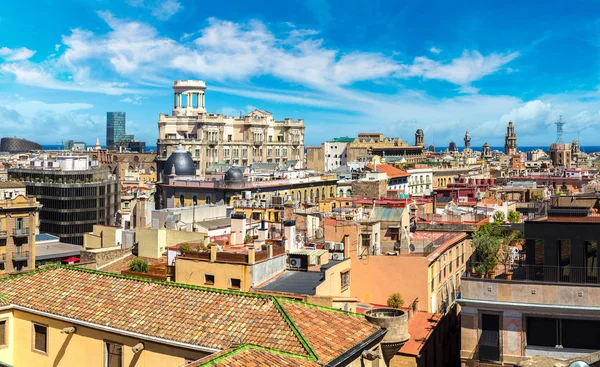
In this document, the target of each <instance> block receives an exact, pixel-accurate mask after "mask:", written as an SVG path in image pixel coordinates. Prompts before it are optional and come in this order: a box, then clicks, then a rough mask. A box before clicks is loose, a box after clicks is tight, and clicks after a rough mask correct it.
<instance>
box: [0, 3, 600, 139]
mask: <svg viewBox="0 0 600 367" xmlns="http://www.w3.org/2000/svg"><path fill="white" fill-rule="evenodd" d="M32 3H37V5H38V6H41V7H44V9H45V11H44V12H40V14H32V15H31V16H30V17H27V18H23V17H22V16H20V15H22V14H23V12H24V11H25V7H27V6H28V5H27V4H5V5H3V6H2V7H3V12H2V14H3V15H2V17H1V19H0V24H2V32H5V35H8V34H10V35H11V36H10V37H3V38H2V39H3V41H2V43H1V44H0V81H1V82H2V83H3V86H4V88H3V90H2V91H0V118H1V119H2V120H3V123H4V126H5V127H6V128H7V132H9V134H8V135H10V136H13V135H18V136H20V137H24V138H27V139H30V140H33V141H36V142H39V143H42V144H58V143H59V142H60V141H61V140H65V139H74V140H84V141H86V142H87V143H93V142H94V141H95V140H96V138H97V137H99V138H100V139H101V141H102V142H103V143H105V117H104V116H105V114H106V112H107V111H125V112H127V115H128V117H129V119H128V122H127V123H128V130H129V132H130V133H132V134H135V135H136V138H138V139H140V140H144V141H147V142H148V143H149V145H154V142H155V141H156V138H157V125H156V123H157V120H158V115H159V113H161V112H163V113H169V112H170V110H171V108H172V106H171V104H172V98H171V97H170V96H171V93H172V90H171V88H170V85H171V83H172V81H173V80H176V79H202V80H204V81H206V83H207V85H208V90H207V97H206V106H207V111H208V112H214V113H223V114H226V115H233V116H238V115H239V114H240V112H242V113H247V112H249V111H251V110H252V109H254V108H259V109H263V110H268V111H270V112H272V113H273V114H274V115H276V116H280V117H281V118H284V117H290V118H293V119H298V118H300V119H304V120H305V123H306V129H307V130H306V144H307V145H316V144H319V143H320V142H321V141H324V140H328V139H331V138H333V137H337V136H344V135H348V136H353V135H356V133H358V132H361V131H363V130H365V121H368V122H369V128H368V130H373V131H381V132H382V133H384V134H385V135H386V136H397V137H400V138H402V139H403V140H405V141H408V142H411V141H412V134H413V132H414V131H415V130H416V129H417V128H422V129H423V130H424V132H425V144H426V145H429V144H431V143H434V144H435V145H436V146H447V144H448V143H449V142H450V141H456V142H461V141H462V137H463V135H464V132H465V130H469V132H470V133H471V136H472V138H473V141H472V146H474V147H477V146H481V145H483V143H484V142H485V141H487V142H489V143H490V145H492V146H501V145H502V143H503V139H504V133H505V131H504V129H505V126H506V124H507V123H508V121H509V120H512V121H513V122H514V123H515V128H516V131H517V134H518V137H519V143H518V145H519V146H537V145H549V144H550V143H551V142H554V141H555V139H556V129H555V126H554V122H555V121H556V120H557V118H558V116H559V115H560V114H562V115H563V116H564V120H565V121H566V123H567V124H566V126H565V141H571V140H572V139H574V138H576V137H577V136H578V135H580V139H581V140H582V144H583V145H584V146H592V145H595V144H594V143H593V141H594V140H596V139H598V138H600V133H599V132H598V129H597V124H598V123H599V122H600V114H599V113H598V111H599V110H600V99H599V96H598V90H597V87H596V84H597V81H596V80H597V74H598V72H597V66H596V63H597V62H596V61H597V57H596V56H595V55H596V53H597V45H598V44H597V37H596V36H595V34H594V31H595V29H596V27H597V26H596V23H595V19H593V18H592V17H591V16H590V15H589V14H593V13H594V12H593V11H591V10H592V9H591V8H593V7H594V5H593V4H587V7H586V8H585V12H583V11H578V10H577V7H574V6H572V4H571V5H570V4H564V5H563V4H560V3H551V4H546V3H544V12H538V11H537V10H538V7H537V6H536V4H534V3H532V4H530V5H528V7H526V8H523V7H520V8H518V9H517V8H513V9H503V11H499V9H495V8H496V6H495V5H493V4H485V5H481V4H479V5H472V4H471V5H469V6H467V5H465V4H455V3H449V2H441V3H436V6H435V7H433V8H431V7H429V6H427V5H426V4H413V3H410V4H404V5H403V6H402V7H399V6H398V5H397V4H394V3H383V2H382V3H378V4H375V5H374V6H372V7H370V8H368V9H362V8H361V11H360V12H356V11H355V10H356V9H357V8H358V7H360V6H361V3H360V2H350V3H348V4H347V6H344V7H341V6H336V4H335V2H331V3H329V2H326V1H310V2H295V3H290V4H280V5H273V4H270V3H268V2H259V3H257V4H254V5H253V6H252V8H249V5H247V4H244V3H239V4H237V5H236V6H234V7H233V8H234V9H235V10H231V8H230V7H229V6H227V7H225V6H223V5H220V4H202V8H200V6H199V5H198V4H196V3H194V2H188V1H184V0H181V1H179V0H170V1H166V2H161V3H160V4H161V5H160V6H159V2H155V1H129V2H116V1H108V0H103V1H98V2H94V3H84V2H80V1H68V2H67V3H66V6H61V7H56V6H53V5H52V4H51V3H46V2H32ZM504 5H505V4H504ZM567 6H568V9H567V8H566V7H567ZM65 8H66V9H69V11H63V10H64V9H65ZM362 10H364V11H362ZM75 13H77V16H76V17H75V16H73V14H75ZM46 18H48V19H50V20H48V19H46ZM424 19H425V21H424ZM42 20H43V22H44V25H45V26H44V29H43V32H42V31H41V29H42V28H39V27H38V25H39V24H41V22H42ZM224 60H226V61H227V62H224ZM548 60H552V62H549V61H548ZM19 130H20V131H22V133H16V134H15V133H13V132H12V131H15V132H18V131H19Z"/></svg>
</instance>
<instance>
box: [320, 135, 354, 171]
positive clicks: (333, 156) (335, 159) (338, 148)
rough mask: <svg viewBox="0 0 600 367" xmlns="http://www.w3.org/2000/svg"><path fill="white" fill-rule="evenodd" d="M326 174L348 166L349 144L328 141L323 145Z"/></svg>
mask: <svg viewBox="0 0 600 367" xmlns="http://www.w3.org/2000/svg"><path fill="white" fill-rule="evenodd" d="M323 152H324V153H323V154H324V159H325V172H329V171H332V170H334V169H336V168H339V167H341V166H344V165H346V163H347V162H348V143H344V142H336V141H328V142H325V143H323Z"/></svg>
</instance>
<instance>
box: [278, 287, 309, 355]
mask: <svg viewBox="0 0 600 367" xmlns="http://www.w3.org/2000/svg"><path fill="white" fill-rule="evenodd" d="M272 298H273V304H274V305H275V307H276V308H277V309H278V310H279V313H280V314H281V316H282V317H283V319H284V320H285V321H286V322H287V323H288V325H289V326H290V328H291V329H292V332H293V333H294V335H296V337H297V338H298V340H299V341H300V344H302V347H304V349H305V350H306V352H307V353H308V355H309V358H310V360H314V361H318V360H319V357H318V356H317V353H315V351H314V350H313V349H312V347H311V346H310V344H309V343H308V341H307V340H306V338H304V335H302V333H301V332H300V329H298V327H297V326H296V324H295V323H294V320H292V318H291V317H290V315H288V313H287V311H286V310H285V308H284V307H283V306H282V305H281V303H280V302H279V299H278V298H277V297H272Z"/></svg>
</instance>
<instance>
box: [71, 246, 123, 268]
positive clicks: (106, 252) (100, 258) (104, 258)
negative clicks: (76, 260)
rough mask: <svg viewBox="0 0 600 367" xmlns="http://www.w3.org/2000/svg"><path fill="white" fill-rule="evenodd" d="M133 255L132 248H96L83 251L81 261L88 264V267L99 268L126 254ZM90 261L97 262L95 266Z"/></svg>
mask: <svg viewBox="0 0 600 367" xmlns="http://www.w3.org/2000/svg"><path fill="white" fill-rule="evenodd" d="M127 255H131V249H130V248H126V249H121V248H120V247H114V248H105V249H94V250H87V251H83V250H82V251H81V262H82V263H84V264H86V268H92V269H98V268H99V267H101V266H103V265H106V264H108V263H110V262H111V261H115V260H118V259H120V258H122V257H124V256H127ZM89 263H94V264H96V266H95V267H93V266H92V265H90V264H89Z"/></svg>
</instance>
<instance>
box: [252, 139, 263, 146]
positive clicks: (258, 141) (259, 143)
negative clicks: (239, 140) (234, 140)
mask: <svg viewBox="0 0 600 367" xmlns="http://www.w3.org/2000/svg"><path fill="white" fill-rule="evenodd" d="M263 143H264V140H262V139H256V140H254V141H253V142H252V144H254V145H255V146H260V145H262V144H263Z"/></svg>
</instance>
